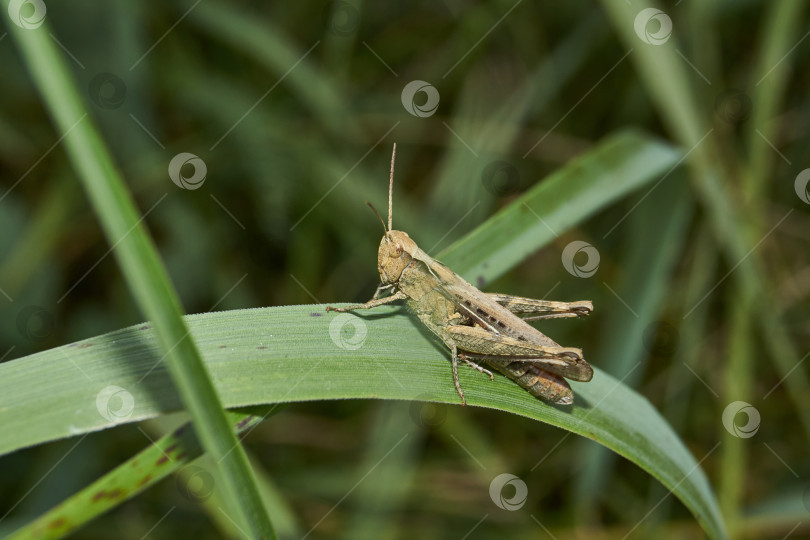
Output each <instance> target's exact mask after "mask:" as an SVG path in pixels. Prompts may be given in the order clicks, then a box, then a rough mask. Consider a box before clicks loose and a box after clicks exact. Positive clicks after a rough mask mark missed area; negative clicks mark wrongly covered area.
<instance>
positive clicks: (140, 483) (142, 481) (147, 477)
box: [138, 474, 152, 486]
mask: <svg viewBox="0 0 810 540" xmlns="http://www.w3.org/2000/svg"><path fill="white" fill-rule="evenodd" d="M151 479H152V475H151V474H147V475H146V476H144V477H143V478H141V479H140V480H138V485H139V486H142V485H144V484H147V483H149V481H150V480H151Z"/></svg>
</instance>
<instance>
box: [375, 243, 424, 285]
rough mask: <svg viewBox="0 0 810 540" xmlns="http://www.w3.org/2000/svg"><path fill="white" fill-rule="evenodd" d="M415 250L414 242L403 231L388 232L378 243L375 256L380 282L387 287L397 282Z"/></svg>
mask: <svg viewBox="0 0 810 540" xmlns="http://www.w3.org/2000/svg"><path fill="white" fill-rule="evenodd" d="M415 249H417V247H416V242H414V241H413V240H411V237H410V236H408V233H405V232H403V231H388V232H386V233H385V236H383V237H382V240H381V241H380V251H379V252H378V255H377V270H379V271H380V281H382V283H383V285H389V284H391V283H396V282H398V281H399V277H400V276H401V275H402V272H403V271H404V270H405V268H406V267H407V266H408V265H409V264H410V263H411V259H412V257H411V253H413V252H414V250H415Z"/></svg>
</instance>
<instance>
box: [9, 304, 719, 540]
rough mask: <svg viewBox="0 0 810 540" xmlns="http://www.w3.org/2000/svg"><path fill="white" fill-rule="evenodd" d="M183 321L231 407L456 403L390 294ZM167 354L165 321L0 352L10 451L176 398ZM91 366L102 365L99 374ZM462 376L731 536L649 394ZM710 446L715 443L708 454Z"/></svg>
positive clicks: (469, 388) (616, 384) (602, 377)
mask: <svg viewBox="0 0 810 540" xmlns="http://www.w3.org/2000/svg"><path fill="white" fill-rule="evenodd" d="M186 322H187V324H188V326H189V328H190V329H191V332H192V334H193V336H194V338H195V341H196V342H197V343H198V345H199V347H200V350H201V351H202V352H203V357H204V358H205V360H206V363H207V367H208V369H209V371H210V373H211V375H212V377H213V379H214V380H216V381H217V389H218V391H219V392H220V395H221V397H222V400H223V403H224V404H225V406H227V407H242V406H248V405H253V404H267V403H274V402H292V401H309V400H334V399H352V398H354V399H359V398H362V399H372V398H385V399H404V400H414V399H420V396H423V395H425V394H428V395H432V396H436V397H435V401H437V402H442V403H453V404H457V403H458V395H457V394H456V392H455V389H454V388H453V384H452V377H451V374H450V367H449V363H448V361H447V354H446V351H445V350H444V349H443V347H442V346H441V344H438V343H436V342H435V341H434V340H432V339H430V338H429V337H427V336H425V334H424V333H423V332H422V331H421V329H420V328H418V327H417V326H416V325H414V322H413V320H412V319H411V317H410V316H408V315H407V314H406V313H405V312H404V310H402V309H400V308H396V307H382V308H379V309H378V310H376V311H375V312H374V313H370V314H368V315H367V316H366V317H365V318H361V317H356V316H354V315H348V314H338V315H336V314H327V313H325V312H324V311H323V306H287V307H279V308H264V309H249V310H236V311H227V312H220V313H206V314H200V315H190V316H187V317H186ZM580 324H585V323H584V322H581V323H580ZM354 332H357V333H354ZM360 338H362V339H360ZM358 345H359V347H358ZM355 347H357V348H355ZM160 356H161V354H160V348H159V345H158V342H157V339H156V336H155V334H154V332H153V331H152V330H151V329H149V328H146V329H144V328H143V327H142V326H134V327H130V328H126V329H123V330H119V331H116V332H112V333H109V334H105V335H103V336H98V337H96V338H92V339H89V340H85V341H83V342H79V343H76V344H73V345H67V346H64V347H59V348H57V349H52V350H49V351H45V352H41V353H37V354H34V355H31V356H28V357H24V358H20V359H17V360H14V361H12V362H8V363H5V364H0V396H3V400H2V403H0V420H2V421H0V426H2V427H0V453H6V452H8V451H10V450H13V449H14V447H19V446H21V445H22V446H27V445H31V444H36V443H39V442H44V441H46V440H52V439H54V438H57V437H68V436H75V435H78V434H82V433H87V432H89V431H95V430H99V429H104V428H108V427H111V426H112V425H115V424H116V423H120V421H128V422H131V421H138V420H142V419H145V418H150V417H154V416H156V415H158V414H162V413H167V412H172V411H176V410H179V409H180V408H181V403H180V401H179V400H178V398H177V396H176V395H175V394H174V392H172V391H171V390H170V388H171V386H170V384H171V383H170V379H169V375H168V373H167V371H166V370H165V367H164V366H163V365H162V364H159V365H158V367H157V368H155V369H153V367H154V366H155V363H156V360H157V359H159V358H160ZM66 357H69V358H70V359H71V360H72V362H66V361H65V358H66ZM150 370H152V371H151V372H150ZM82 371H84V372H87V373H93V381H92V382H90V381H88V379H87V378H86V377H85V376H84V375H83V373H82ZM459 375H460V379H461V384H462V386H463V387H464V388H465V394H466V396H467V401H468V403H469V404H470V405H471V406H480V407H488V408H493V409H498V410H501V411H506V412H511V413H514V414H519V415H522V416H525V417H528V418H532V419H535V420H538V421H542V422H547V423H549V424H552V425H554V426H558V427H561V428H563V429H565V430H567V431H571V432H573V433H576V434H579V435H582V436H584V437H588V438H590V439H593V440H595V441H597V442H600V443H601V444H603V445H605V446H607V447H608V448H610V449H612V450H613V451H615V452H617V453H618V454H620V455H622V456H624V457H626V458H627V459H629V460H631V461H633V462H634V463H636V464H638V465H639V466H640V467H642V468H643V469H644V470H645V471H647V472H649V473H650V474H651V475H653V476H655V477H656V478H658V479H659V480H660V481H661V482H662V483H663V484H664V485H665V486H666V487H667V488H669V489H671V490H672V492H673V493H674V494H675V495H676V496H677V497H678V498H679V499H681V501H683V503H684V504H685V505H686V506H687V507H688V508H689V509H690V510H691V511H692V512H693V513H694V514H695V515H696V516H697V517H698V519H699V520H700V521H701V524H702V526H703V527H704V528H705V530H706V531H707V533H708V534H709V535H711V536H712V537H715V538H720V537H723V536H724V532H723V525H722V521H721V519H720V516H719V513H718V511H717V506H716V503H715V501H714V497H713V495H712V491H711V489H710V487H709V484H708V482H707V480H706V477H705V476H704V474H703V472H702V471H701V470H700V468H699V464H698V463H696V462H695V459H694V458H693V457H692V455H691V454H690V453H689V451H688V450H687V449H686V447H684V445H683V443H681V442H680V440H679V439H678V437H677V435H676V434H675V433H674V432H673V431H672V430H671V429H670V428H669V426H668V425H667V424H666V422H665V421H664V420H663V419H662V418H661V416H660V415H659V414H658V413H657V412H656V411H655V409H653V407H652V406H651V405H650V404H649V402H648V401H647V400H646V399H644V398H643V397H641V396H640V395H638V394H636V393H635V392H634V391H633V390H631V389H629V388H628V387H626V386H625V385H623V384H621V382H620V381H618V380H616V379H614V378H613V377H611V376H610V375H607V374H606V373H604V372H602V371H600V370H599V369H598V368H597V369H596V374H595V376H594V379H593V380H592V381H591V382H589V383H574V384H573V386H574V390H575V392H576V395H577V402H576V405H575V406H574V407H572V408H570V409H567V410H566V409H559V408H555V407H552V406H549V405H547V404H544V403H542V402H540V401H538V400H537V399H535V398H533V397H532V396H530V395H529V394H527V393H526V392H525V391H523V390H522V389H521V388H519V387H518V386H516V385H514V384H513V383H512V382H511V381H509V380H508V379H505V378H504V377H496V378H495V380H494V381H490V380H489V378H488V377H485V376H482V375H481V374H480V373H478V372H476V371H474V370H471V369H464V370H461V372H460V374H459ZM144 377H145V378H144ZM108 385H118V386H120V387H121V388H122V389H124V390H125V391H126V392H129V394H130V395H131V396H132V403H133V404H134V408H133V409H132V410H131V411H129V412H131V414H130V415H129V416H127V417H125V418H121V420H120V421H119V422H111V421H109V420H107V419H105V418H104V417H102V416H101V414H99V411H98V410H97V408H96V403H95V395H96V394H97V393H98V389H99V388H104V387H105V386H108ZM25 388H39V389H41V392H38V393H37V395H32V394H31V392H27V391H23V390H22V389H25ZM111 406H112V409H113V411H114V410H115V408H116V405H113V404H111ZM10 443H11V444H10ZM12 444H13V446H14V447H12ZM711 451H713V449H704V451H703V453H704V455H703V457H704V458H705V456H707V455H709V453H710V452H711ZM707 452H708V453H707Z"/></svg>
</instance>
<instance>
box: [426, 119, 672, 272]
mask: <svg viewBox="0 0 810 540" xmlns="http://www.w3.org/2000/svg"><path fill="white" fill-rule="evenodd" d="M680 156H681V153H680V152H679V151H678V150H677V149H675V148H673V147H671V146H668V145H666V144H664V143H662V142H657V141H655V140H654V139H651V138H650V137H648V136H645V135H642V134H641V133H638V132H635V131H626V132H622V133H619V134H617V135H614V136H611V137H610V138H608V139H607V140H605V141H603V142H602V143H601V144H599V145H598V146H597V147H595V148H593V149H592V150H591V151H589V152H587V153H586V154H584V155H583V156H581V157H579V158H577V159H574V160H572V161H571V162H570V163H568V164H567V165H566V166H565V167H562V168H560V169H559V170H558V171H556V172H554V173H552V174H551V175H549V176H548V177H547V178H545V179H544V180H542V181H541V182H540V183H538V184H537V185H536V186H534V187H533V188H532V189H531V190H529V191H528V192H527V193H525V194H524V195H522V196H521V197H519V198H518V199H516V200H515V201H514V202H513V203H511V204H510V205H509V206H507V207H506V208H504V209H503V210H501V211H500V212H498V213H497V214H495V215H494V216H492V218H490V219H488V220H487V222H486V226H482V227H478V228H477V229H475V230H473V231H472V232H471V233H470V234H468V235H467V236H465V237H464V238H462V239H460V240H459V241H458V242H456V243H454V244H453V245H452V246H450V247H449V248H448V249H447V250H445V251H443V252H441V253H440V254H439V255H438V258H439V259H440V260H441V261H442V262H443V263H445V264H447V265H448V266H450V268H452V269H453V270H454V271H455V272H457V273H459V274H460V275H462V276H464V277H465V278H466V279H468V280H470V281H471V282H472V283H473V284H475V283H479V284H480V283H482V282H484V283H485V282H489V281H492V280H493V279H495V278H497V277H499V276H501V275H503V274H504V273H505V272H506V271H507V270H509V269H510V268H512V267H514V266H515V265H516V264H518V263H519V262H520V261H522V260H523V259H525V258H526V257H528V256H529V255H530V254H531V253H533V252H534V251H535V250H536V249H537V248H539V247H541V246H543V245H545V244H547V243H549V242H551V241H552V240H553V239H554V238H556V236H557V235H558V234H560V233H562V232H563V231H566V230H568V229H569V228H571V227H572V226H573V225H575V224H576V223H579V222H581V221H584V220H585V219H587V218H588V217H589V216H591V215H593V214H594V213H596V212H597V211H598V210H600V209H602V208H605V207H607V206H609V205H610V204H611V203H613V202H615V201H616V200H618V199H620V198H621V197H623V196H625V195H627V194H628V193H630V192H631V191H633V190H635V189H638V188H639V187H641V186H642V185H644V184H647V183H649V182H652V181H653V180H657V179H658V178H660V177H661V176H663V175H664V174H666V172H667V171H668V170H669V169H671V168H672V167H673V166H675V164H676V163H677V162H678V159H679V158H680Z"/></svg>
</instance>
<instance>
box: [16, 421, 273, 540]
mask: <svg viewBox="0 0 810 540" xmlns="http://www.w3.org/2000/svg"><path fill="white" fill-rule="evenodd" d="M226 414H227V416H228V420H229V422H230V423H231V424H232V425H234V426H235V428H236V429H237V431H239V432H243V431H247V430H249V429H252V428H253V427H254V426H256V425H257V424H259V423H260V422H261V421H262V420H263V419H264V416H263V415H261V414H258V415H250V414H244V413H237V412H228V413H226ZM202 453H203V452H202V448H201V447H200V444H199V442H198V441H197V438H196V437H195V436H194V431H193V430H192V429H191V427H190V426H189V425H188V424H186V425H184V426H182V427H180V428H179V429H176V430H175V431H173V432H172V433H170V434H168V435H165V436H163V437H161V438H160V439H158V440H157V441H155V442H154V444H151V445H149V446H148V447H147V448H146V449H144V450H143V451H141V452H139V453H138V454H136V455H135V456H133V457H132V458H131V459H129V460H127V461H125V462H124V463H122V464H121V465H119V466H118V467H116V468H115V469H113V470H112V471H110V472H109V473H107V474H105V475H104V476H103V477H102V478H100V479H99V480H97V481H95V482H93V483H92V484H90V485H89V486H87V487H86V488H84V489H82V490H81V491H79V492H78V493H76V494H75V495H72V496H71V497H70V498H68V499H67V500H65V501H64V502H62V503H61V504H59V505H58V506H56V507H54V508H53V509H51V510H49V511H48V512H46V513H45V514H43V515H41V516H40V517H38V518H37V519H36V520H34V521H32V522H31V523H29V524H28V525H26V526H25V527H23V528H21V529H19V530H17V531H16V532H15V533H14V534H12V535H11V536H9V537H8V539H9V540H26V539H34V538H37V539H43V538H61V537H63V536H65V535H67V534H69V533H71V532H73V531H74V530H76V529H77V528H79V527H80V526H82V525H84V524H85V523H87V522H88V521H90V520H91V519H93V518H95V517H97V516H98V515H100V514H102V513H104V512H106V511H107V510H109V509H111V508H115V507H116V506H118V505H119V504H121V503H122V502H124V501H126V500H128V499H131V498H132V497H134V496H135V495H137V494H138V493H141V492H142V491H144V490H146V489H148V488H150V487H152V486H153V485H155V484H156V483H158V482H160V481H161V480H162V479H164V478H165V477H167V476H168V475H170V474H172V473H174V472H176V471H178V470H180V469H181V468H183V467H184V466H185V465H186V464H188V463H190V462H193V461H194V460H196V459H197V458H198V457H200V456H201V455H202ZM204 488H205V491H206V492H207V491H208V488H212V486H210V485H206V486H204ZM207 494H209V493H205V494H203V493H199V492H198V493H195V492H192V491H189V492H188V493H186V495H188V497H190V498H192V499H195V498H196V499H202V498H203V495H207ZM198 502H202V501H201V500H199V501H198Z"/></svg>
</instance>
